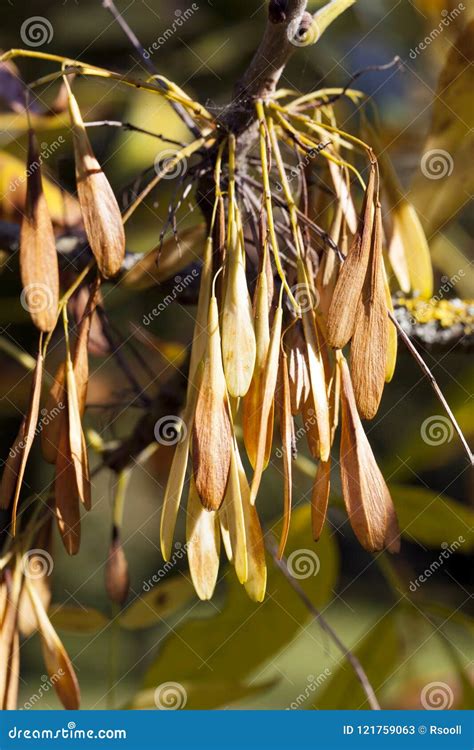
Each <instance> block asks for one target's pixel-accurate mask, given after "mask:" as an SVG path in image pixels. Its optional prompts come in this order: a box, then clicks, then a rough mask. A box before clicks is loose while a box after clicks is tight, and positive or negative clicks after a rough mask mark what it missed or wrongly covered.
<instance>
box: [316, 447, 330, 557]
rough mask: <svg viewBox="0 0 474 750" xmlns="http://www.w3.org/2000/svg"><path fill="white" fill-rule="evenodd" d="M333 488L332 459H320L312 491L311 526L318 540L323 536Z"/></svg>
mask: <svg viewBox="0 0 474 750" xmlns="http://www.w3.org/2000/svg"><path fill="white" fill-rule="evenodd" d="M330 489H331V459H330V458H329V459H328V460H327V461H320V462H319V465H318V468H317V470H316V476H315V478H314V483H313V491H312V493H311V527H312V530H313V539H314V541H315V542H317V541H318V540H319V538H320V536H321V533H322V530H323V527H324V522H325V520H326V514H327V510H328V502H329V492H330Z"/></svg>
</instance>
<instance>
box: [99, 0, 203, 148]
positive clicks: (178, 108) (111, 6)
mask: <svg viewBox="0 0 474 750" xmlns="http://www.w3.org/2000/svg"><path fill="white" fill-rule="evenodd" d="M102 6H103V7H104V8H105V9H106V10H108V11H109V13H110V14H111V15H112V16H113V18H114V20H115V21H116V22H117V23H118V25H119V26H120V28H121V29H122V31H123V33H124V34H125V36H126V37H127V39H128V41H129V42H130V43H131V44H132V46H133V47H134V49H135V50H136V51H137V52H138V54H139V55H140V60H141V61H142V63H143V64H144V66H145V67H146V68H147V70H148V71H149V72H150V73H151V74H152V75H156V74H157V73H158V70H157V69H156V67H155V65H154V64H153V63H152V61H151V59H150V57H149V56H148V57H147V55H146V52H145V48H144V47H143V45H142V44H141V42H140V41H139V39H138V37H137V36H136V34H135V32H134V31H133V30H132V29H131V28H130V26H129V25H128V23H127V22H126V20H125V18H124V17H123V16H122V14H121V13H120V11H119V10H118V8H117V7H116V5H115V3H114V0H102ZM156 84H157V85H158V86H160V87H161V88H163V90H166V88H167V87H166V84H165V83H164V82H163V81H162V80H160V79H157V80H156ZM170 104H171V106H172V108H173V109H174V111H175V112H176V114H177V115H178V117H180V118H181V120H182V121H183V122H184V124H185V125H186V126H187V127H188V128H189V130H190V131H191V133H192V134H193V135H194V137H195V138H199V136H200V135H201V131H200V130H199V128H198V127H197V125H196V123H195V122H194V120H193V118H192V117H191V115H190V114H189V113H188V112H187V111H186V109H185V108H184V107H183V106H182V105H181V104H179V102H170Z"/></svg>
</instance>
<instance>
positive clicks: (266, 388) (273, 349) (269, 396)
mask: <svg viewBox="0 0 474 750" xmlns="http://www.w3.org/2000/svg"><path fill="white" fill-rule="evenodd" d="M282 318H283V310H282V308H281V305H278V307H277V309H276V311H275V316H274V318H273V325H272V330H271V334H270V345H269V348H268V354H267V361H266V364H265V375H264V379H263V398H262V406H261V410H260V424H259V430H258V445H257V453H256V458H255V467H254V475H253V479H252V485H251V490H250V502H251V504H252V505H254V504H255V500H256V497H257V492H258V488H259V487H260V482H261V480H262V473H263V469H264V465H265V450H266V446H267V431H268V417H269V414H270V409H271V406H272V403H273V400H274V397H275V388H276V384H277V377H278V359H279V353H280V341H281V324H282Z"/></svg>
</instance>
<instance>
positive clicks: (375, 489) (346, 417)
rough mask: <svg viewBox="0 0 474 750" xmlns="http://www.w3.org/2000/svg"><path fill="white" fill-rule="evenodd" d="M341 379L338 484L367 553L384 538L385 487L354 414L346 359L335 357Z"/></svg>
mask: <svg viewBox="0 0 474 750" xmlns="http://www.w3.org/2000/svg"><path fill="white" fill-rule="evenodd" d="M339 367H340V368H341V378H342V391H341V400H342V432H341V450H340V465H341V481H342V491H343V496H344V502H345V504H346V509H347V514H348V516H349V520H350V522H351V525H352V528H353V529H354V532H355V535H356V536H357V538H358V540H359V542H360V543H361V545H362V546H363V547H365V549H367V550H369V551H370V552H374V551H376V550H381V549H383V547H384V545H385V540H386V538H387V497H388V496H389V493H388V488H387V485H386V484H385V480H384V478H383V476H382V474H381V472H380V469H379V468H378V466H377V463H376V461H375V458H374V455H373V453H372V449H371V447H370V445H369V441H368V440H367V437H366V435H365V432H364V430H363V427H362V423H361V421H360V418H359V414H358V412H357V407H356V403H355V398H354V393H353V390H352V383H351V377H350V373H349V368H348V365H347V362H346V360H345V359H344V357H342V355H341V356H340V358H339Z"/></svg>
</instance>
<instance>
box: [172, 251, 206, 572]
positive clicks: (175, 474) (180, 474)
mask: <svg viewBox="0 0 474 750" xmlns="http://www.w3.org/2000/svg"><path fill="white" fill-rule="evenodd" d="M211 274H212V239H211V238H208V240H207V242H206V247H205V250H204V260H203V266H202V271H201V286H200V288H199V301H198V309H197V315H196V324H195V326H194V334H193V343H192V347H191V358H190V362H189V381H188V392H187V399H186V408H185V411H184V414H183V416H182V420H183V424H184V425H185V427H186V430H185V431H184V433H183V437H182V439H181V440H180V442H179V443H178V445H177V446H176V449H175V452H174V456H173V461H172V463H171V469H170V473H169V476H168V481H167V483H166V489H165V495H164V498H163V508H162V511H161V523H160V546H161V554H162V555H163V558H164V559H165V560H169V558H170V555H171V549H172V545H173V535H174V529H175V526H176V518H177V515H178V511H179V506H180V503H181V497H182V494H183V487H184V480H185V477H186V469H187V465H188V459H189V447H190V442H191V430H192V427H193V422H194V410H195V404H196V398H197V388H198V385H199V382H200V378H201V375H202V372H201V369H200V367H199V365H200V363H201V360H202V358H203V356H204V354H205V350H206V344H207V338H208V334H207V322H208V314H209V303H210V296H211V278H212V276H211Z"/></svg>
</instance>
